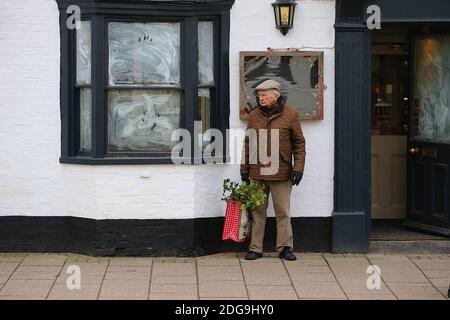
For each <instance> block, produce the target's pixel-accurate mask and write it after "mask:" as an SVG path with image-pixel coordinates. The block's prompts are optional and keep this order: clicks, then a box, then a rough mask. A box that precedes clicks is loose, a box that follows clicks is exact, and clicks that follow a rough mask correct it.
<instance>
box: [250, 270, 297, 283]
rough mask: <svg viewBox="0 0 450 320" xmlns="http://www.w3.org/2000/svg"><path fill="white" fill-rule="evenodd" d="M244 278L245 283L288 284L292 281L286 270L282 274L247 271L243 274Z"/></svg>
mask: <svg viewBox="0 0 450 320" xmlns="http://www.w3.org/2000/svg"><path fill="white" fill-rule="evenodd" d="M244 279H245V283H246V284H247V285H261V286H288V285H291V283H292V282H291V279H290V278H289V276H288V274H287V273H286V272H285V273H284V274H263V273H251V272H247V273H245V274H244Z"/></svg>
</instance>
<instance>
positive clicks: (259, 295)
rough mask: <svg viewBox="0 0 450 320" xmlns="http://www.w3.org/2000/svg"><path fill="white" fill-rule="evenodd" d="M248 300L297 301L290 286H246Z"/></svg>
mask: <svg viewBox="0 0 450 320" xmlns="http://www.w3.org/2000/svg"><path fill="white" fill-rule="evenodd" d="M247 290H248V295H249V299H250V300H297V299H298V297H297V294H296V293H295V290H294V288H293V287H292V286H272V287H267V286H247Z"/></svg>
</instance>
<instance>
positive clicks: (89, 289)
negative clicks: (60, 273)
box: [47, 283, 101, 300]
mask: <svg viewBox="0 0 450 320" xmlns="http://www.w3.org/2000/svg"><path fill="white" fill-rule="evenodd" d="M100 286H101V284H100V283H98V284H81V287H80V289H72V290H71V289H69V288H68V287H67V286H66V285H62V284H55V285H54V286H53V288H52V290H51V291H50V294H49V295H48V298H47V299H48V300H96V299H97V297H98V294H99V292H100Z"/></svg>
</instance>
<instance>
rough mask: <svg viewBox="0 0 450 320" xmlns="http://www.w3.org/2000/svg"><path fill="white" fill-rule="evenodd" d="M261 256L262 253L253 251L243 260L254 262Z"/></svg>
mask: <svg viewBox="0 0 450 320" xmlns="http://www.w3.org/2000/svg"><path fill="white" fill-rule="evenodd" d="M262 256H263V254H262V253H259V252H255V251H249V252H248V253H247V255H246V256H245V260H256V259H259V258H261V257H262Z"/></svg>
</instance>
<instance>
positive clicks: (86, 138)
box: [80, 88, 92, 151]
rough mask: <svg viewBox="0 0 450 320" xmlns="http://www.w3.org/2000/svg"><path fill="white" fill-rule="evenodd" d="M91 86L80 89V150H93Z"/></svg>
mask: <svg viewBox="0 0 450 320" xmlns="http://www.w3.org/2000/svg"><path fill="white" fill-rule="evenodd" d="M91 97H92V95H91V89H90V88H82V89H80V150H81V151H90V150H91V109H92V108H91V105H92V98H91Z"/></svg>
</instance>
